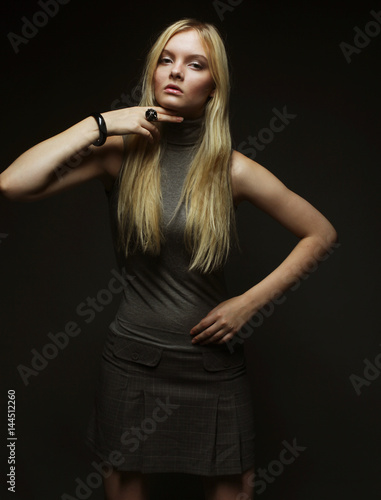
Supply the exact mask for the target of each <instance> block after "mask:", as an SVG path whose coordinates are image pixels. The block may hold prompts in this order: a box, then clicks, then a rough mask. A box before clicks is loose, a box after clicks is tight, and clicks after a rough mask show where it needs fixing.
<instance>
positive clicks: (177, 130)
mask: <svg viewBox="0 0 381 500" xmlns="http://www.w3.org/2000/svg"><path fill="white" fill-rule="evenodd" d="M204 120H205V115H203V116H200V117H199V118H194V119H187V118H185V119H184V121H182V122H181V123H172V122H162V124H163V131H164V134H165V138H166V142H167V144H169V145H175V146H193V145H194V144H196V142H197V140H198V139H199V137H200V135H201V132H202V126H203V124H204Z"/></svg>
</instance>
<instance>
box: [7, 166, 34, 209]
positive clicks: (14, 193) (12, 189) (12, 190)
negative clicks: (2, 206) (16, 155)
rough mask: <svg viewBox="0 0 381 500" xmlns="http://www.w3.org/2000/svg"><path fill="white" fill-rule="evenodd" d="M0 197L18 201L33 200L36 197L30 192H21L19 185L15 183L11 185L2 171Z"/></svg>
mask: <svg viewBox="0 0 381 500" xmlns="http://www.w3.org/2000/svg"><path fill="white" fill-rule="evenodd" d="M0 197H2V198H6V199H8V200H11V201H20V202H29V201H34V200H35V199H36V198H37V197H36V196H34V195H31V194H30V193H29V194H28V193H25V192H23V191H22V190H21V189H20V187H17V184H16V185H12V183H10V182H9V180H7V178H6V176H4V173H3V174H0Z"/></svg>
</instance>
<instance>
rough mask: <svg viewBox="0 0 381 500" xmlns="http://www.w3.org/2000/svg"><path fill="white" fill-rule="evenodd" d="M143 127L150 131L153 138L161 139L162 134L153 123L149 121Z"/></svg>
mask: <svg viewBox="0 0 381 500" xmlns="http://www.w3.org/2000/svg"><path fill="white" fill-rule="evenodd" d="M142 127H143V128H146V129H148V130H149V132H150V133H151V135H152V137H153V138H156V139H160V132H159V130H158V128H157V127H155V125H154V124H153V123H152V122H149V121H148V120H147V123H144V124H143V125H142Z"/></svg>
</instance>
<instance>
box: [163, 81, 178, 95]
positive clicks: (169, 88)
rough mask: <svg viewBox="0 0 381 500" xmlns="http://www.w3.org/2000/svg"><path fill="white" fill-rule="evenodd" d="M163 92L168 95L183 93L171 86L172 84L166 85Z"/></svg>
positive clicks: (175, 86) (176, 87)
mask: <svg viewBox="0 0 381 500" xmlns="http://www.w3.org/2000/svg"><path fill="white" fill-rule="evenodd" d="M164 92H167V93H168V94H175V95H176V94H182V93H183V91H182V90H181V89H180V87H178V86H177V85H173V84H172V83H170V84H169V85H167V86H166V87H165V89H164Z"/></svg>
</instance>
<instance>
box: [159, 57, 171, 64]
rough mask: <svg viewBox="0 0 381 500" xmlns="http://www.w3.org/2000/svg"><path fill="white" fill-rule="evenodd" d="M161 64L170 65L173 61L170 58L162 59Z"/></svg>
mask: <svg viewBox="0 0 381 500" xmlns="http://www.w3.org/2000/svg"><path fill="white" fill-rule="evenodd" d="M160 62H161V63H163V64H166V63H170V62H171V59H170V58H169V57H162V58H161V59H160Z"/></svg>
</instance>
